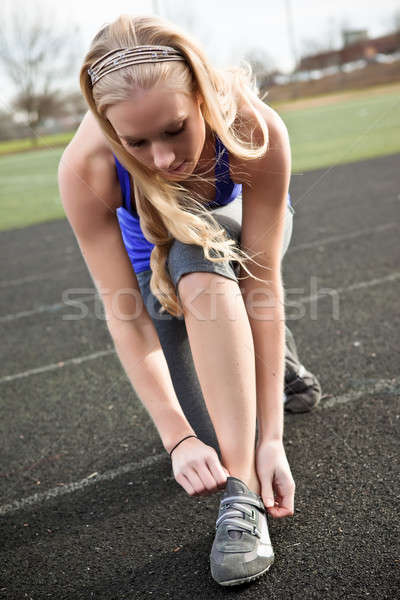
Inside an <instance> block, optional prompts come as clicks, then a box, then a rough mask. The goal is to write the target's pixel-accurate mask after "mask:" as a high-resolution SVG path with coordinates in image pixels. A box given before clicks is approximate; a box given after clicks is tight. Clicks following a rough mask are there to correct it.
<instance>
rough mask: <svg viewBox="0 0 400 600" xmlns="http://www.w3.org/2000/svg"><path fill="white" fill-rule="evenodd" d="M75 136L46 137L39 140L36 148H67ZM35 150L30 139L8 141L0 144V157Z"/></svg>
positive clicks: (72, 133) (59, 134)
mask: <svg viewBox="0 0 400 600" xmlns="http://www.w3.org/2000/svg"><path fill="white" fill-rule="evenodd" d="M73 136H74V132H73V131H70V132H66V133H56V134H53V135H44V136H41V137H39V138H38V142H37V146H36V148H48V147H49V146H66V145H67V144H68V143H69V141H70V140H71V138H72V137H73ZM31 150H35V148H34V147H32V142H31V140H30V139H24V140H7V141H5V142H0V156H4V155H6V154H11V153H14V152H23V151H31Z"/></svg>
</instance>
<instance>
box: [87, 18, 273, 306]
mask: <svg viewBox="0 0 400 600" xmlns="http://www.w3.org/2000/svg"><path fill="white" fill-rule="evenodd" d="M147 44H156V45H167V46H172V47H174V48H175V49H177V50H178V51H180V52H181V54H182V55H183V56H184V57H185V59H186V60H185V62H183V61H182V62H159V63H152V64H136V65H131V66H128V67H124V68H122V69H118V70H115V71H113V72H112V73H109V74H107V75H104V76H103V77H102V78H101V80H100V81H98V82H97V83H96V85H95V86H94V87H92V85H91V82H90V78H89V75H88V72H87V70H88V68H89V67H90V66H91V65H92V63H93V62H94V61H96V60H97V59H98V58H100V57H101V56H103V55H104V54H106V53H107V52H109V51H110V50H113V49H115V48H122V47H124V48H133V47H135V46H137V45H147ZM160 82H163V83H167V85H168V86H170V87H171V88H173V89H174V90H176V91H181V92H183V93H186V94H189V95H194V94H196V93H200V95H201V97H202V99H203V104H202V105H201V111H202V115H203V118H204V120H205V123H206V124H207V125H208V126H209V127H210V128H211V130H212V131H213V132H215V133H216V134H217V135H218V136H219V138H220V139H221V141H222V143H223V144H224V146H225V147H226V148H227V150H228V152H230V153H232V154H233V155H235V156H236V157H238V158H240V159H243V160H251V159H255V158H259V157H261V156H263V155H264V154H265V152H266V151H267V147H268V129H267V126H266V123H265V120H264V119H263V118H262V116H261V114H260V113H259V112H258V111H257V110H256V109H254V108H253V106H252V105H251V108H252V109H253V112H254V115H255V117H256V119H257V121H258V123H259V125H260V128H261V130H262V133H263V142H262V144H261V145H256V144H255V143H254V142H253V139H252V135H251V139H250V141H247V140H246V139H244V137H241V136H240V135H239V134H240V123H239V124H238V123H237V122H235V120H237V116H238V108H239V105H240V103H241V102H242V101H246V100H247V101H248V100H250V99H251V97H253V98H254V96H257V95H258V94H257V88H256V82H255V80H254V78H253V75H252V71H251V67H250V65H248V64H247V65H245V67H233V68H229V69H217V68H215V67H213V66H212V65H211V64H210V62H209V60H208V58H207V57H206V55H205V53H204V51H203V50H202V49H201V48H200V47H199V45H198V43H196V42H195V41H194V40H193V39H192V38H191V37H190V36H189V35H188V34H186V33H184V32H183V31H181V30H180V29H179V28H178V27H177V26H176V25H175V24H173V23H171V22H169V21H167V20H165V19H161V18H159V17H156V16H147V15H146V16H143V15H140V16H132V15H125V14H123V15H120V16H119V17H118V18H117V19H116V20H115V21H113V22H112V23H109V24H106V25H105V26H104V27H102V29H101V30H100V31H99V32H98V33H97V34H96V36H95V37H94V39H93V40H92V43H91V45H90V49H89V51H88V52H87V54H86V56H85V58H84V61H83V64H82V67H81V70H80V86H81V90H82V93H83V95H84V97H85V99H86V101H87V103H88V105H89V108H90V109H91V111H92V113H93V114H94V116H95V118H96V119H97V121H98V123H99V125H100V127H101V129H102V131H103V133H104V135H105V137H106V139H107V140H108V142H109V143H110V145H111V147H112V150H113V152H114V154H115V155H116V157H117V158H118V160H119V161H120V162H121V164H122V165H123V166H124V167H125V168H126V169H127V171H128V172H129V173H130V174H131V176H132V180H133V187H134V197H135V201H136V208H137V212H138V215H139V218H140V226H141V228H142V231H143V233H144V235H145V237H146V239H147V240H148V241H149V242H151V243H152V244H154V248H153V250H152V252H151V257H150V268H151V270H152V276H151V280H150V290H151V292H152V293H153V294H154V296H156V298H157V299H158V300H159V302H160V304H161V309H160V313H161V312H165V311H167V312H169V313H170V314H171V315H173V316H176V317H177V316H181V315H182V314H183V308H182V305H181V302H180V299H179V298H177V296H176V293H175V287H174V285H173V283H172V281H171V278H170V276H169V272H168V269H167V266H166V261H167V258H168V252H169V249H170V247H171V245H172V243H173V241H174V239H177V240H179V241H181V242H184V243H186V244H195V245H198V246H201V247H202V248H203V251H204V256H205V257H206V258H207V259H208V260H210V261H214V262H222V261H236V262H238V263H239V264H240V265H241V266H242V267H243V269H244V270H245V271H246V272H247V273H248V274H249V275H250V276H251V277H254V278H255V279H258V280H259V281H263V280H260V279H259V278H258V277H255V276H254V275H253V274H252V273H250V272H249V271H248V269H247V267H246V266H245V263H246V261H247V260H253V257H251V256H249V255H248V254H247V253H246V252H244V251H243V250H242V249H241V248H240V247H239V246H238V245H237V244H236V242H235V241H234V240H232V239H229V237H228V236H227V234H226V231H225V229H223V228H221V226H220V224H219V223H218V222H217V221H216V220H215V218H214V217H212V215H211V214H210V212H209V211H208V210H207V209H206V208H205V207H204V203H205V202H206V200H205V199H202V198H201V197H200V196H199V195H198V194H194V193H193V192H191V193H189V192H188V190H187V189H185V187H184V185H182V184H178V183H176V182H171V181H167V180H166V179H165V178H163V177H162V175H158V174H155V173H154V171H151V170H150V169H148V168H147V167H145V166H144V165H143V164H142V163H140V162H139V161H137V160H136V159H135V158H134V157H133V156H132V155H131V154H130V153H129V152H128V151H127V150H126V149H125V148H124V146H123V145H122V143H121V141H120V139H119V136H118V135H117V133H116V132H115V130H114V128H113V126H112V125H111V123H110V122H109V121H108V119H107V118H106V116H105V113H106V111H107V109H108V108H109V107H110V106H112V105H114V104H117V103H119V102H123V101H126V100H128V99H129V98H130V97H131V95H132V90H133V89H135V88H141V89H151V88H152V87H153V86H155V85H157V84H158V83H160ZM249 104H250V103H249ZM245 138H248V131H247V132H246V135H245ZM244 176H245V174H244ZM202 179H203V178H202Z"/></svg>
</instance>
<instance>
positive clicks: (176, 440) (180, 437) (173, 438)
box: [163, 429, 197, 455]
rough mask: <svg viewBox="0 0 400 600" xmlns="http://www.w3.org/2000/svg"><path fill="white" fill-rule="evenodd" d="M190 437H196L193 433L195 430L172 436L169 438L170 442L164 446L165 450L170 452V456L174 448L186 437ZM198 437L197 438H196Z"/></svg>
mask: <svg viewBox="0 0 400 600" xmlns="http://www.w3.org/2000/svg"><path fill="white" fill-rule="evenodd" d="M189 435H194V436H196V434H195V432H194V431H193V429H189V430H187V431H186V432H185V431H182V432H180V433H177V434H175V435H173V436H170V437H169V438H168V440H167V441H166V442H165V443H164V444H163V445H164V448H165V450H166V451H167V452H168V454H169V455H170V454H171V452H172V450H173V449H174V447H175V446H176V445H177V444H179V443H180V442H181V441H182V440H183V439H184V438H185V437H187V436H189ZM196 437H197V436H196Z"/></svg>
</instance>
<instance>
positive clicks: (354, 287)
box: [296, 272, 400, 304]
mask: <svg viewBox="0 0 400 600" xmlns="http://www.w3.org/2000/svg"><path fill="white" fill-rule="evenodd" d="M398 279H400V272H398V273H390V275H386V277H380V278H377V279H370V280H369V281H359V282H358V283H353V284H352V285H349V286H347V287H345V288H329V289H326V290H321V291H320V292H319V293H318V294H312V295H311V296H306V297H304V298H299V299H298V300H296V304H306V303H307V302H313V301H314V300H320V299H321V298H326V297H327V295H328V294H329V295H331V294H332V293H334V294H337V295H339V294H343V293H345V292H352V291H354V290H361V289H364V288H369V287H373V286H374V285H379V284H380V283H388V282H391V281H397V280H398Z"/></svg>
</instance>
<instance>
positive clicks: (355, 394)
mask: <svg viewBox="0 0 400 600" xmlns="http://www.w3.org/2000/svg"><path fill="white" fill-rule="evenodd" d="M364 383H365V386H364V387H363V388H361V389H359V390H357V391H356V390H350V392H347V393H346V394H343V395H341V396H335V397H333V398H331V399H330V400H326V401H324V400H322V403H321V404H320V405H318V406H317V407H316V409H314V410H324V409H327V408H333V407H334V406H337V405H339V404H346V403H348V402H354V401H355V400H359V399H360V398H364V397H365V396H370V395H373V394H379V393H382V392H384V393H389V394H398V393H399V392H400V382H399V381H398V380H396V378H393V379H378V380H365V382H364ZM162 460H169V456H168V454H167V453H166V452H162V453H161V454H155V455H153V456H148V457H147V458H144V459H142V460H140V461H137V462H134V463H128V464H126V465H122V466H121V467H118V469H112V470H110V471H106V472H105V473H102V474H100V475H99V474H98V473H97V472H96V473H93V474H92V475H89V476H88V477H85V478H84V479H81V480H80V481H76V482H73V483H69V484H67V485H63V486H62V487H56V488H51V489H50V490H47V492H41V493H39V494H33V496H28V497H27V498H22V499H21V500H14V501H13V502H10V503H9V504H3V505H2V506H0V516H3V515H6V514H8V513H13V512H16V511H18V510H21V509H23V508H26V507H27V506H32V505H38V504H41V503H43V502H46V501H47V500H50V499H51V498H56V497H58V496H63V495H65V494H71V493H72V492H76V491H78V490H82V489H83V488H85V487H88V486H90V485H94V484H95V483H98V482H99V481H107V480H112V479H115V478H116V477H119V476H120V475H124V474H125V473H135V472H136V471H139V470H141V469H145V468H146V467H149V466H152V465H154V464H157V463H159V462H161V461H162Z"/></svg>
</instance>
